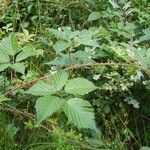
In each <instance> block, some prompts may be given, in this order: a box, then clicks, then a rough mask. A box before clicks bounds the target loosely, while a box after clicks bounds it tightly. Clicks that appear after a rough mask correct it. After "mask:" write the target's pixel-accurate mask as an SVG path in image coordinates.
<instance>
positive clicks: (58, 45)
mask: <svg viewBox="0 0 150 150" xmlns="http://www.w3.org/2000/svg"><path fill="white" fill-rule="evenodd" d="M68 47H70V43H68V42H65V41H58V42H56V43H55V45H54V46H53V48H54V50H55V51H56V53H60V52H61V51H64V50H66V49H67V48H68Z"/></svg>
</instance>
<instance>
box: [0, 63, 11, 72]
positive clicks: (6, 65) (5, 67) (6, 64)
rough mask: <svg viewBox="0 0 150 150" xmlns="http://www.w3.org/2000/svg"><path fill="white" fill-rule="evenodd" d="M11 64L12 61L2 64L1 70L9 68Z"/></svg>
mask: <svg viewBox="0 0 150 150" xmlns="http://www.w3.org/2000/svg"><path fill="white" fill-rule="evenodd" d="M10 65H11V64H10V63H5V64H0V72H1V71H4V70H5V69H7V68H8V67H9V66H10Z"/></svg>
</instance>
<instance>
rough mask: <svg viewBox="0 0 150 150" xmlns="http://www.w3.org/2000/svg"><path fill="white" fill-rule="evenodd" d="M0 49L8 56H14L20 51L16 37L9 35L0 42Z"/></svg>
mask: <svg viewBox="0 0 150 150" xmlns="http://www.w3.org/2000/svg"><path fill="white" fill-rule="evenodd" d="M1 49H2V50H3V51H4V52H6V53H7V54H8V55H11V56H14V55H15V54H16V53H17V52H19V51H20V49H19V47H18V44H17V39H16V37H15V36H14V35H13V34H11V35H10V36H9V37H6V38H3V39H2V41H1Z"/></svg>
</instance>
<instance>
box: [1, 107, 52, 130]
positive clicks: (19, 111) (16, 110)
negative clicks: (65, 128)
mask: <svg viewBox="0 0 150 150" xmlns="http://www.w3.org/2000/svg"><path fill="white" fill-rule="evenodd" d="M0 110H1V111H8V112H11V113H14V114H17V115H21V116H23V117H26V118H29V119H31V120H35V116H34V115H33V114H32V113H28V112H26V111H21V110H18V109H16V108H13V107H10V108H3V107H1V106H0ZM40 127H41V128H43V129H45V130H47V131H48V132H52V131H51V130H50V129H49V128H47V127H46V126H44V125H42V124H41V125H40Z"/></svg>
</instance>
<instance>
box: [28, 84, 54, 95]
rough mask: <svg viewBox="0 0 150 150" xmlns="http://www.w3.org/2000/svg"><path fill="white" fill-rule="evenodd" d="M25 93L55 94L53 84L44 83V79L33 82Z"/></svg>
mask: <svg viewBox="0 0 150 150" xmlns="http://www.w3.org/2000/svg"><path fill="white" fill-rule="evenodd" d="M26 93H28V94H32V95H36V96H43V95H50V94H55V93H56V89H55V88H54V87H53V86H51V85H49V84H47V83H45V82H44V81H39V82H37V83H36V84H34V85H33V86H32V87H31V88H30V89H29V90H28V91H26Z"/></svg>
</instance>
